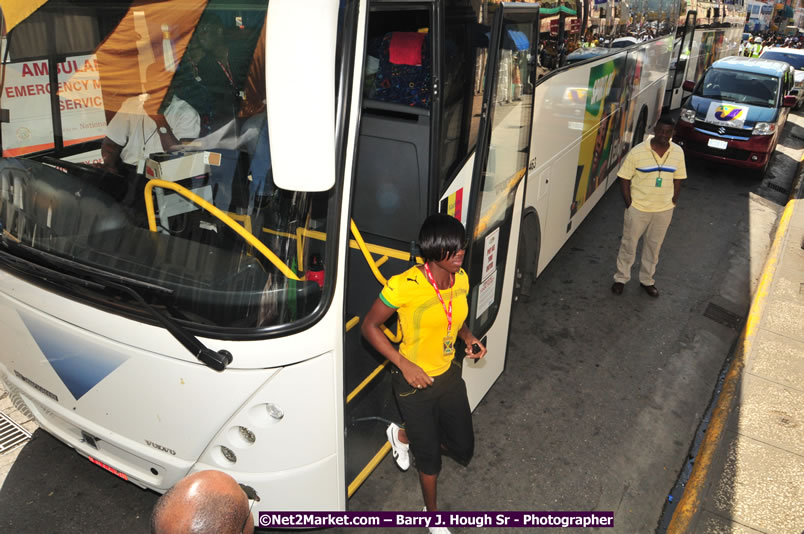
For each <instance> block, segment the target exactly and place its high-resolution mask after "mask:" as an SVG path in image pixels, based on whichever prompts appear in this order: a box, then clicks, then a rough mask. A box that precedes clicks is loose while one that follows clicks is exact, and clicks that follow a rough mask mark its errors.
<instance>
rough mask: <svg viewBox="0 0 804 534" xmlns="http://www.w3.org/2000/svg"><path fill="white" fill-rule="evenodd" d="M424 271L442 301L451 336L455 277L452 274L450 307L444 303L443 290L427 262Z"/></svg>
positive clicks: (448, 332)
mask: <svg viewBox="0 0 804 534" xmlns="http://www.w3.org/2000/svg"><path fill="white" fill-rule="evenodd" d="M424 272H425V274H427V280H428V281H429V282H430V284H431V285H432V286H433V289H435V292H436V295H437V296H438V300H440V301H441V307H442V308H444V314H446V316H447V336H449V335H450V332H452V286H453V285H454V284H455V279H454V278H452V277H451V276H450V278H451V280H450V282H451V283H450V292H449V308H447V305H446V304H444V298H443V297H442V296H441V291H439V289H438V285H437V284H436V282H435V278H433V273H431V272H430V267H428V266H427V263H425V264H424Z"/></svg>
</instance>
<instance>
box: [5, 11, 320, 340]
mask: <svg viewBox="0 0 804 534" xmlns="http://www.w3.org/2000/svg"><path fill="white" fill-rule="evenodd" d="M267 6H268V0H247V1H245V2H239V3H237V4H236V5H231V6H230V5H229V4H226V3H222V2H209V3H207V2H206V1H203V0H171V1H167V0H162V1H152V2H145V3H137V4H130V3H114V2H112V3H102V4H84V5H83V6H82V7H80V8H76V7H75V6H74V4H73V3H72V2H68V1H63V0H52V1H50V2H48V3H47V4H45V5H44V6H43V7H42V8H40V10H39V11H38V12H37V14H36V15H34V16H32V17H29V18H28V19H26V20H24V21H23V22H22V23H20V24H19V25H18V26H16V27H15V28H14V29H13V30H12V31H11V32H10V33H9V35H8V39H7V42H8V47H7V49H8V56H7V58H8V59H7V60H6V64H5V65H4V67H5V74H6V75H5V78H4V81H3V86H2V87H1V88H0V106H2V108H4V109H7V110H9V122H7V123H3V124H2V138H1V139H0V147H1V148H2V155H3V157H4V158H5V159H2V160H0V180H3V181H4V182H3V183H8V184H10V183H14V184H17V186H16V187H15V189H14V191H15V196H14V197H10V196H8V195H5V196H3V197H2V198H0V224H2V226H3V228H4V230H5V231H8V232H10V233H11V234H12V235H14V236H15V237H16V238H17V239H19V241H20V242H21V243H22V244H23V245H27V246H28V247H32V248H33V249H36V250H40V251H43V252H47V253H49V254H51V255H53V256H54V257H57V258H58V257H61V258H65V259H69V260H71V261H72V262H74V263H73V265H77V266H87V267H91V268H94V269H100V270H103V271H108V272H112V273H114V274H116V275H122V276H125V277H128V278H131V279H134V280H137V281H141V282H147V283H148V284H152V285H155V286H159V287H161V288H163V290H161V291H156V292H153V291H145V294H144V295H143V297H144V298H145V299H146V300H147V301H149V303H150V304H151V305H152V306H158V307H161V308H163V309H164V310H166V311H167V312H168V313H170V314H172V315H173V316H174V317H175V318H177V319H180V320H183V321H185V322H187V323H189V324H191V325H194V326H195V328H196V329H199V330H201V331H203V332H208V333H209V334H210V335H215V334H219V333H221V332H226V333H227V335H232V332H235V333H236V332H238V331H241V330H244V331H245V332H248V331H253V330H254V329H256V328H266V327H271V328H273V329H274V330H281V327H283V326H284V325H288V324H290V323H294V322H296V321H299V320H302V319H304V318H305V317H307V316H309V315H310V314H311V313H312V312H313V310H314V309H315V308H316V306H317V305H318V304H319V302H320V299H321V295H322V287H324V286H325V285H326V284H327V283H329V280H328V279H327V278H326V277H325V276H323V274H322V273H320V272H317V273H316V275H315V277H314V278H315V279H316V281H312V282H310V281H306V276H305V274H306V271H307V270H308V268H309V266H310V265H311V264H314V265H315V267H316V269H320V268H321V266H322V265H323V264H324V261H325V258H324V257H323V256H324V251H325V247H324V243H325V238H326V230H327V220H328V219H327V214H328V201H329V197H330V195H329V194H328V193H300V192H294V191H286V190H281V189H279V188H277V187H276V186H275V184H274V181H273V173H272V167H271V154H270V145H269V137H270V136H273V135H281V132H270V133H269V132H268V126H267V120H266V112H265V105H266V101H267V99H268V98H270V95H267V94H266V89H265V87H266V84H265V79H266V77H265V76H266V74H265V73H266V68H267V66H266V61H265V43H266V35H265V20H266V14H267ZM54 72H56V76H53V75H52V74H53V73H54ZM300 83H301V82H300ZM331 97H332V96H331ZM289 105H292V103H289ZM22 156H25V159H22ZM3 191H10V189H8V188H5V187H4V189H3ZM32 199H36V201H35V202H34V201H33V200H32ZM51 267H52V266H51ZM64 290H65V291H67V292H74V290H75V288H68V287H65V288H64ZM79 296H80V298H82V299H85V300H88V301H91V302H93V303H96V304H98V305H100V306H105V307H110V308H115V307H118V308H120V309H121V310H124V311H123V313H126V314H134V315H137V316H138V317H139V316H142V318H145V319H146V320H149V319H147V317H148V313H147V311H146V310H145V309H143V308H141V307H140V305H138V304H136V303H135V302H133V301H130V296H122V297H121V295H110V294H109V293H108V291H106V290H103V289H98V290H92V291H88V290H81V291H80V295H79Z"/></svg>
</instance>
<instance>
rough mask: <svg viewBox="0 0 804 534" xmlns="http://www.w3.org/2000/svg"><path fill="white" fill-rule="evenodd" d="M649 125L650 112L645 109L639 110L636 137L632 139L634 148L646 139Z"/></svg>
mask: <svg viewBox="0 0 804 534" xmlns="http://www.w3.org/2000/svg"><path fill="white" fill-rule="evenodd" d="M647 127H648V114H647V112H646V111H645V109H643V110H642V111H640V112H639V119H638V120H637V125H636V128H635V129H634V137H633V139H632V140H631V148H634V147H635V146H637V145H638V144H639V143H641V142H642V141H643V140H644V139H645V131H646V130H647Z"/></svg>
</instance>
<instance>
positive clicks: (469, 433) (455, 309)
mask: <svg viewBox="0 0 804 534" xmlns="http://www.w3.org/2000/svg"><path fill="white" fill-rule="evenodd" d="M465 246H466V231H465V230H464V227H463V224H461V222H460V221H459V220H457V219H455V218H454V217H451V216H449V215H445V214H440V213H439V214H435V215H431V216H429V217H428V218H427V219H426V220H425V221H424V224H422V227H421V230H420V232H419V247H420V249H421V255H422V258H423V259H424V264H423V265H416V266H414V267H411V268H410V269H408V270H407V271H405V272H403V273H401V274H398V275H396V276H392V277H391V278H390V279H389V280H388V284H387V285H386V286H385V288H384V289H383V290H382V292H381V293H380V296H379V298H377V299H376V300H375V301H374V304H372V306H371V309H370V310H369V312H368V314H367V315H366V318H365V320H364V321H363V325H362V327H361V330H362V333H363V335H364V336H365V338H366V339H367V340H368V342H369V343H371V345H372V346H373V347H374V348H375V349H376V350H377V351H379V352H380V354H382V355H383V356H385V358H387V359H388V360H389V361H390V362H391V363H393V364H394V369H393V370H392V384H393V390H394V396H395V397H396V401H397V404H398V406H399V409H400V412H401V414H402V417H403V419H404V421H405V428H400V427H399V426H397V425H396V424H391V425H390V426H389V427H388V428H387V430H386V434H387V436H388V441H389V442H390V443H391V447H392V451H393V456H394V459H395V460H396V463H397V465H398V466H399V467H400V468H401V469H402V470H403V471H404V470H407V469H408V468H409V467H410V456H409V453H410V452H411V451H412V452H413V457H414V458H415V460H416V469H417V470H418V471H419V482H420V484H421V490H422V496H423V497H424V504H425V511H429V512H435V511H437V510H438V506H437V504H436V496H437V482H438V474H439V472H440V470H441V453H442V450H446V451H448V452H449V453H451V455H452V456H454V457H455V459H457V460H458V461H459V462H460V463H462V464H464V465H466V464H468V462H469V460H471V458H472V455H473V453H474V432H473V429H472V413H471V411H470V409H469V400H468V398H467V393H466V384H465V383H464V381H463V378H462V377H461V365H460V363H459V362H457V361H456V360H455V356H456V354H455V352H456V351H455V341H456V338H457V337H458V336H460V337H461V339H462V340H463V341H464V343H466V347H467V348H466V355H465V356H466V357H469V358H475V359H480V358H482V357H483V356H485V354H486V348H485V347H484V346H483V344H482V343H480V341H479V340H478V339H477V338H476V337H475V336H474V335H473V334H472V332H471V331H470V330H469V328H468V327H467V326H466V324H465V323H464V321H465V320H466V316H467V314H468V309H469V308H468V304H467V298H466V296H467V294H468V293H469V277H468V276H467V274H466V272H465V271H464V270H463V269H462V268H461V264H462V263H463V259H464V254H465ZM394 312H396V313H397V314H398V315H399V320H400V324H401V328H402V342H401V343H400V345H399V349H398V350H397V349H396V348H395V347H394V346H393V345H392V344H391V342H390V341H389V340H388V338H387V337H386V336H385V334H384V333H383V331H382V330H381V328H382V326H383V324H384V323H385V322H386V321H387V320H388V319H389V318H390V317H391V316H392V315H393V314H394ZM430 532H431V533H439V534H443V533H448V532H449V530H448V529H446V528H443V527H431V528H430Z"/></svg>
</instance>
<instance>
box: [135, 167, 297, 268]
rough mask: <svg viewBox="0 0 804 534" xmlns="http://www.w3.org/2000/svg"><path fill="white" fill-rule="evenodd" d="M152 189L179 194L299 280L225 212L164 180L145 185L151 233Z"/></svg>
mask: <svg viewBox="0 0 804 534" xmlns="http://www.w3.org/2000/svg"><path fill="white" fill-rule="evenodd" d="M154 187H161V188H163V189H170V190H171V191H175V192H176V193H178V194H180V195H181V196H183V197H185V198H187V199H188V200H190V201H192V202H194V203H195V204H197V205H198V206H200V207H201V208H203V209H205V210H206V211H208V212H209V213H211V214H212V215H213V216H215V217H216V218H217V219H219V220H220V221H221V222H223V223H224V224H226V226H228V227H229V228H231V229H232V230H234V231H235V233H237V234H238V235H239V236H240V237H242V238H243V239H245V240H246V242H247V243H248V244H249V245H251V246H253V247H254V248H256V249H257V250H259V251H260V252H261V253H262V255H263V256H265V257H266V259H268V261H270V262H271V263H272V264H273V265H274V267H276V268H277V269H279V271H280V272H281V273H282V274H284V275H285V276H286V277H288V278H290V279H291V280H297V281H298V280H300V278H299V277H298V276H296V274H295V273H294V272H293V271H292V270H290V268H289V267H288V266H287V265H285V264H284V263H282V260H280V259H279V258H278V257H277V255H276V254H274V253H273V252H272V251H271V250H270V249H269V248H268V247H266V246H265V245H264V244H263V243H262V241H260V240H259V239H257V238H256V237H254V234H252V233H251V232H249V231H248V230H246V229H245V228H243V227H242V226H240V225H239V224H238V223H237V222H236V221H234V219H232V218H231V217H229V216H228V215H227V214H226V213H225V212H223V211H221V210H220V209H218V208H216V207H215V206H213V205H212V204H210V203H209V202H207V201H206V200H204V199H203V198H201V197H200V196H198V195H196V194H195V193H193V192H192V191H190V190H189V189H187V188H185V187H182V186H180V185H179V184H176V183H173V182H167V181H165V180H156V179H153V180H149V181H148V183H147V184H145V210H146V212H147V213H148V228H149V229H150V230H151V231H152V232H156V215H155V214H154V199H153V189H154Z"/></svg>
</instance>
